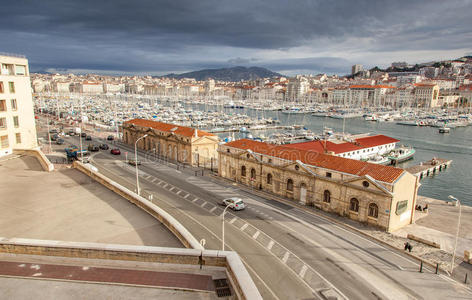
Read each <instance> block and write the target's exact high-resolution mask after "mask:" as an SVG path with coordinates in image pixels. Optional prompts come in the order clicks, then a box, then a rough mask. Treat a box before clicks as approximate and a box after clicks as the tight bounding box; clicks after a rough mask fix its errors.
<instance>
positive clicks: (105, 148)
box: [100, 144, 108, 150]
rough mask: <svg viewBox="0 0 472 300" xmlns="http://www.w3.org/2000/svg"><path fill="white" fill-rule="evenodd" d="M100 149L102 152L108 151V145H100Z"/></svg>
mask: <svg viewBox="0 0 472 300" xmlns="http://www.w3.org/2000/svg"><path fill="white" fill-rule="evenodd" d="M100 149H102V150H108V145H107V144H101V145H100Z"/></svg>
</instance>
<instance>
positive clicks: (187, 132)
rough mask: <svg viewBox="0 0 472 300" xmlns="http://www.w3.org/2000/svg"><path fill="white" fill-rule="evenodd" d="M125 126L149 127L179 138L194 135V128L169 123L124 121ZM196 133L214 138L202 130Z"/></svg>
mask: <svg viewBox="0 0 472 300" xmlns="http://www.w3.org/2000/svg"><path fill="white" fill-rule="evenodd" d="M125 124H134V125H137V126H140V127H150V128H153V129H157V130H160V131H165V132H174V133H175V134H177V135H181V136H188V137H191V136H193V135H195V129H194V128H191V127H185V126H180V125H175V124H169V123H162V122H156V121H152V120H145V119H133V120H129V121H126V122H125ZM174 128H177V129H175V130H172V129H174ZM197 133H198V136H215V135H214V134H212V133H209V132H206V131H203V130H198V129H197Z"/></svg>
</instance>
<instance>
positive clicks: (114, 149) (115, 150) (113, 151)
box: [110, 148, 121, 155]
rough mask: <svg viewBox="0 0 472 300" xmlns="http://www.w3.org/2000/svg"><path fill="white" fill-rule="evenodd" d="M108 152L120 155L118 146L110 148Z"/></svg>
mask: <svg viewBox="0 0 472 300" xmlns="http://www.w3.org/2000/svg"><path fill="white" fill-rule="evenodd" d="M110 153H111V154H113V155H120V154H121V151H120V149H118V148H113V149H111V150H110Z"/></svg>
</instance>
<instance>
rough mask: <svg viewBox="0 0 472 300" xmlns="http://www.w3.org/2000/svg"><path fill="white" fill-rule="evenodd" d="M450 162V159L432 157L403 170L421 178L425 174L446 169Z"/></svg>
mask: <svg viewBox="0 0 472 300" xmlns="http://www.w3.org/2000/svg"><path fill="white" fill-rule="evenodd" d="M451 163H452V160H448V159H443V158H432V159H430V160H428V161H425V162H421V163H420V164H419V165H416V166H412V167H408V168H405V170H406V171H408V172H410V173H411V174H413V175H415V176H417V177H419V178H420V179H422V178H424V177H425V176H429V175H433V174H437V173H439V172H441V171H443V170H445V169H447V167H449V165H450V164H451Z"/></svg>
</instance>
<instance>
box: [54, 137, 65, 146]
mask: <svg viewBox="0 0 472 300" xmlns="http://www.w3.org/2000/svg"><path fill="white" fill-rule="evenodd" d="M56 144H58V145H62V144H64V140H63V139H61V138H58V139H57V140H56Z"/></svg>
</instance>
